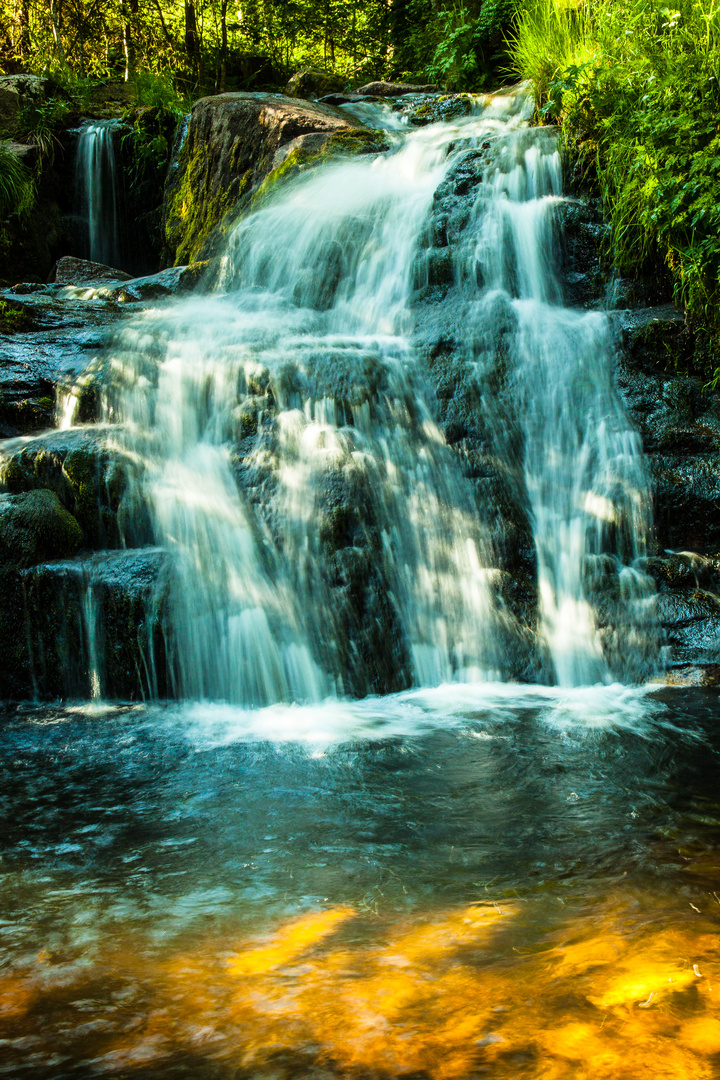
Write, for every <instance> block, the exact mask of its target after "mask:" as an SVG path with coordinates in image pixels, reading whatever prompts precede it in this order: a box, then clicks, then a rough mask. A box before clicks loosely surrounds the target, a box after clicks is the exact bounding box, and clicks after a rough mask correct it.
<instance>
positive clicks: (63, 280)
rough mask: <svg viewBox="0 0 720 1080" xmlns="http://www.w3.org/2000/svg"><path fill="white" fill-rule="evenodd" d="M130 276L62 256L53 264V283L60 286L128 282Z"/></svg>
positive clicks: (102, 265)
mask: <svg viewBox="0 0 720 1080" xmlns="http://www.w3.org/2000/svg"><path fill="white" fill-rule="evenodd" d="M131 277H132V275H131V274H126V273H125V271H124V270H117V269H115V268H114V267H112V266H105V265H104V264H103V263H96V262H90V261H89V260H88V259H76V258H75V257H74V256H72V255H64V256H63V258H62V259H58V261H57V262H56V264H55V271H54V274H53V281H55V282H57V283H58V284H60V285H98V284H100V283H101V282H105V281H113V282H114V281H130V279H131Z"/></svg>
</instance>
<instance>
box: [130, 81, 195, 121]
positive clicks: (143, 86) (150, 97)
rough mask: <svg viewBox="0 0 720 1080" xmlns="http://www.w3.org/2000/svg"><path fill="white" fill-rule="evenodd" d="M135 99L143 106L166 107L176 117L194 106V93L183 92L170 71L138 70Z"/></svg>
mask: <svg viewBox="0 0 720 1080" xmlns="http://www.w3.org/2000/svg"><path fill="white" fill-rule="evenodd" d="M134 88H135V101H136V102H137V104H138V105H139V106H141V107H146V108H151V109H165V110H166V111H167V112H169V113H171V114H172V115H174V116H175V117H180V116H183V115H184V114H185V113H187V112H189V111H190V109H191V107H192V95H191V94H183V93H181V92H180V91H179V90H178V89H177V87H176V85H175V80H174V78H173V75H172V72H170V71H136V72H135V78H134Z"/></svg>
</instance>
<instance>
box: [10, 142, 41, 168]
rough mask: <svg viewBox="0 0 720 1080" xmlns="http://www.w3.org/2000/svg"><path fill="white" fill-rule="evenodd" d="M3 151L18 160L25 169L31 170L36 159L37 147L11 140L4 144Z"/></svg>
mask: <svg viewBox="0 0 720 1080" xmlns="http://www.w3.org/2000/svg"><path fill="white" fill-rule="evenodd" d="M5 149H6V150H8V151H9V152H10V153H11V154H12V155H13V156H14V157H16V158H17V159H18V161H20V162H21V163H22V164H23V165H24V166H25V167H26V168H27V169H32V167H33V165H35V163H36V162H37V159H38V148H37V146H30V145H28V144H27V143H21V142H13V141H12V140H11V139H10V140H7V141H6V142H5Z"/></svg>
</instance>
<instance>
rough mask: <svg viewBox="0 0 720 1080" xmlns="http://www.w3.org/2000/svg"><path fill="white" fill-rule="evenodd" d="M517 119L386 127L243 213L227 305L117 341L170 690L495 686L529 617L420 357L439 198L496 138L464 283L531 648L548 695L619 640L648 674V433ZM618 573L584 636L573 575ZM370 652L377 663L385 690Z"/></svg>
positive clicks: (617, 648)
mask: <svg viewBox="0 0 720 1080" xmlns="http://www.w3.org/2000/svg"><path fill="white" fill-rule="evenodd" d="M523 108H524V102H523V101H522V100H521V99H501V100H499V101H495V102H493V103H492V104H491V105H489V106H488V107H487V108H485V109H484V110H482V111H481V112H480V114H479V115H475V116H472V117H468V118H466V119H464V120H462V121H458V122H455V123H451V124H437V125H433V126H432V127H428V128H425V129H422V130H420V131H412V132H409V133H408V134H407V136H405V137H404V138H403V137H402V136H400V135H399V134H397V133H396V134H395V135H394V136H393V137H394V138H395V139H396V140H397V145H396V147H395V149H394V151H393V152H391V153H390V154H387V155H385V156H379V157H376V158H370V157H364V158H360V159H354V160H350V161H341V162H337V163H335V164H333V165H329V166H326V167H323V168H322V169H317V170H315V171H313V172H312V173H311V174H310V175H309V176H306V177H304V178H302V179H301V180H300V181H299V182H296V183H294V184H292V185H291V186H289V187H288V188H286V189H285V190H284V191H283V192H281V193H280V194H279V196H278V197H277V198H275V199H274V200H273V201H271V202H269V203H267V204H266V205H265V206H264V207H263V208H262V209H261V210H259V211H258V212H256V213H255V214H253V215H251V216H250V217H248V218H246V219H245V220H244V221H243V222H241V224H240V225H239V226H238V227H237V228H236V230H235V232H234V234H233V235H232V237H231V239H230V242H229V245H228V249H227V253H226V255H225V258H224V268H223V272H222V280H221V290H222V292H223V293H224V295H215V296H212V297H209V298H194V299H192V300H189V301H184V302H182V303H179V304H177V305H175V306H172V307H165V308H161V309H156V310H152V311H148V312H146V313H145V315H144V317H142V318H141V319H139V320H137V321H136V322H135V323H134V324H132V325H130V326H129V327H128V328H126V329H125V330H124V331H123V333H122V334H121V335H120V336H119V339H118V342H117V344H116V348H115V350H114V355H113V360H112V367H113V383H114V387H113V391H112V393H111V395H110V398H109V401H108V419H110V420H111V421H116V420H120V421H122V422H123V429H122V431H121V432H119V435H118V437H119V438H120V439H121V440H122V441H123V445H124V449H125V450H126V451H129V452H131V453H132V454H133V455H134V456H135V457H136V458H138V459H139V460H140V461H141V462H142V463H143V465H144V478H143V481H142V486H141V489H140V490H138V491H137V493H136V497H137V499H138V500H144V501H145V502H146V504H147V505H148V508H149V511H150V515H151V519H152V524H153V529H154V534H155V536H154V538H155V541H156V542H157V543H158V544H160V545H162V546H163V547H165V548H167V549H168V550H169V551H171V552H172V553H173V555H174V562H173V567H174V569H173V572H172V574H171V576H170V583H169V591H168V594H167V596H166V597H165V599H164V610H165V616H164V617H165V622H166V625H167V627H168V633H169V639H170V666H171V671H172V673H173V678H174V680H175V681H174V684H173V685H172V690H173V691H174V693H176V694H177V696H180V697H185V698H193V699H198V698H204V699H214V700H224V701H229V702H233V703H236V704H239V705H242V706H250V707H266V706H270V705H273V703H278V702H288V703H289V702H312V701H316V702H317V701H320V700H322V699H325V698H327V697H328V695H334V694H342V693H343V692H347V691H348V690H351V691H352V692H355V693H358V692H359V693H365V692H368V691H372V690H373V689H375V688H376V687H378V685H379V687H380V688H381V689H386V688H392V687H393V679H394V684H395V685H396V686H398V685H403V683H404V684H405V685H407V683H408V682H409V683H411V684H414V685H422V686H433V685H439V684H441V683H448V682H452V681H458V682H467V681H473V682H477V681H478V680H480V681H488V682H490V681H493V680H497V679H503V678H506V677H507V671H508V665H509V659H508V657H507V648H506V643H507V641H508V637H509V636H510V637H511V636H512V635H513V634H517V635H520V634H521V630H520V628H519V627H517V626H516V625H515V622H514V618H513V616H512V615H511V614H510V612H509V610H508V609H507V608H506V606H505V604H504V603H503V601H502V599H501V598H500V595H499V591H498V588H497V582H498V567H499V566H500V557H499V554H498V552H496V551H495V550H493V544H492V541H491V538H490V533H489V529H488V526H487V524H486V523H485V522H483V521H482V520H480V519H479V515H478V512H477V507H476V504H475V501H474V496H473V492H472V488H471V486H470V484H469V483H468V482H467V481H466V480H465V479H464V477H463V476H462V474H461V472H460V469H459V466H458V464H457V461H456V459H455V457H454V456H453V454H452V453H451V452H450V451H449V449H448V447H447V446H446V445H445V442H444V439H443V436H442V434H441V432H440V430H439V428H438V427H437V425H436V424H435V422H434V421H433V418H432V411H431V408H430V406H429V404H428V399H427V398H426V394H425V390H424V375H423V373H422V371H421V370H420V369H419V366H418V360H417V357H416V355H415V353H414V350H413V345H412V333H413V328H414V324H413V311H412V291H413V280H414V272H415V265H416V261H417V257H418V250H419V245H420V243H421V240H422V236H423V232H424V229H425V228H426V223H427V220H428V216H429V213H430V210H431V206H432V202H433V196H434V194H435V192H436V190H437V188H438V186H439V185H440V183H441V182H442V181H443V180H444V179H445V178H446V177H447V176H448V174H449V173H450V171H451V170H452V168H453V167H454V165H455V164H456V163H457V162H458V161H460V160H461V158H462V157H463V155H464V154H466V153H467V149H468V146H470V145H477V144H479V143H480V142H484V143H485V144H488V143H489V144H491V150H490V152H489V155H488V164H487V167H486V170H485V174H484V177H483V179H482V183H481V184H480V185H479V187H478V197H477V201H476V206H475V210H474V211H473V214H472V215H471V221H470V223H469V225H468V227H467V229H466V232H465V239H464V241H463V243H462V244H461V245H460V248H459V250H458V251H457V252H456V253H455V274H456V279H457V286H456V288H457V289H459V290H461V291H463V292H464V295H465V297H466V320H465V325H466V329H467V331H468V342H469V343H473V342H474V343H475V344H468V345H467V348H472V349H473V350H475V351H476V352H477V351H478V347H477V342H480V343H482V342H483V340H485V339H486V338H487V339H489V338H491V337H492V334H493V322H494V320H495V319H496V313H497V311H498V310H500V309H502V308H503V307H504V308H509V309H510V310H511V311H512V312H513V318H514V329H513V331H512V334H511V342H512V345H511V357H510V368H509V370H508V373H507V381H508V397H509V400H511V401H512V411H513V412H514V416H513V422H514V424H515V425H516V426H517V430H518V431H519V432H520V434H521V442H522V449H521V451H520V460H515V459H514V458H513V455H516V456H517V451H516V450H515V449H513V450H512V451H511V450H510V449H508V447H507V446H506V445H505V444H504V442H503V431H502V430H501V428H502V423H499V422H498V419H497V418H494V417H492V416H490V417H489V424H490V427H491V428H492V427H493V424H495V427H496V429H497V430H496V443H497V455H498V460H499V461H501V463H502V459H503V456H504V458H505V460H504V467H506V468H507V469H515V470H516V471H517V470H519V473H520V475H521V477H522V484H523V486H524V490H525V493H526V494H525V498H526V502H527V510H528V512H529V515H530V519H531V523H532V526H533V532H534V538H535V546H536V551H537V561H538V585H539V597H540V603H539V608H540V615H539V625H538V627H537V634H538V641H539V651H540V653H543V652H544V653H545V654H546V657H547V660H546V664H547V665H549V668H550V674H551V677H552V679H553V681H557V682H559V683H560V684H561V685H563V686H574V685H583V684H589V683H596V682H608V683H609V682H611V681H612V679H613V676H614V674H615V672H616V671H617V669H618V667H620V668H622V660H623V658H627V650H628V649H629V648H631V649H635V650H636V652H637V653H638V654H639V655H640V658H641V661H642V662H643V663H645V662H646V661H647V660H648V658H651V657H652V655H653V654H654V651H655V649H656V641H655V638H654V636H653V633H652V626H653V614H652V609H651V603H652V601H651V590H650V588H649V585H648V583H647V581H646V579H644V577H643V575H642V574H641V573H640V571H639V570H638V569H637V568H636V567H635V566H634V565H633V564H634V563H635V561H636V559H637V558H638V557H639V556H641V555H642V553H643V550H644V543H645V536H646V533H647V529H648V511H647V507H648V496H647V490H646V485H645V481H644V477H643V473H642V465H641V455H640V447H639V443H638V439H637V437H636V435H635V433H634V432H633V431H632V430H631V428H630V426H629V424H628V422H627V420H626V419H625V417H624V414H623V411H622V408H621V405H620V403H619V400H618V399H617V397H616V395H615V392H614V390H613V386H612V373H611V343H610V339H609V333H608V329H607V325H606V320H605V318H604V316H603V315H601V314H600V313H581V312H577V311H571V310H569V309H566V308H564V307H562V306H561V294H560V286H559V284H558V282H557V280H556V278H555V275H554V269H553V265H552V239H553V238H552V230H553V213H554V207H555V205H556V204H557V202H558V200H559V199H560V197H561V195H560V162H559V156H558V152H557V148H556V146H555V144H554V143H553V142H552V141H551V140H548V138H547V134H546V133H544V132H543V131H530V130H528V129H527V127H526V125H525V122H524V120H523ZM386 126H388V125H387V124H386ZM390 126H395V125H390ZM479 352H480V353H481V352H482V347H480V350H479ZM483 363H484V361H483V357H482V356H480V355H478V361H477V378H478V384H479V387H480V389H481V391H482V380H483V373H484V366H483ZM268 388H269V392H268ZM333 529H337V530H338V532H339V540H338V538H337V537H336V538H335V540H333V541H332V542H329V541H328V535H330V534H333ZM333 535H334V534H333ZM603 559H605V562H603V561H602V560H603ZM363 560H365V561H364V562H363ZM593 560H595V563H594V562H593ZM608 561H609V564H610V566H611V568H612V574H611V575H610V576H612V578H613V581H614V582H616V583H617V589H616V591H618V590H619V593H620V594H621V595H620V596H619V599H618V598H617V597H616V598H614V610H615V611H616V613H617V618H616V619H615V620H610V621H609V622H608V624H607V625H606V626H601V625H600V623H599V621H598V617H597V615H596V611H595V606H594V601H593V595H592V588H591V582H592V575H593V568H594V567H595V569H597V567H596V565H595V564H597V565H600V566H601V567H605V566H606V563H607V562H608ZM622 564H627V565H626V566H625V569H624V570H622V572H620V573H617V569H618V566H620V565H622ZM358 567H359V569H358ZM353 575H354V576H353ZM596 576H597V574H596ZM358 579H359V585H358ZM369 583H370V586H371V587H370V588H369V590H368V593H367V595H373V596H375V601H373V602H374V603H375V607H370V608H368V607H367V606H366V607H365V608H364V609H363V608H362V604H360V610H358V609H357V605H356V606H355V607H354V606H353V602H352V601H349V600H348V596H351V595H352V593H353V590H355V591H356V592H357V589H358V588H359V587H361V588H365V589H368V584H369ZM589 583H590V584H589ZM363 603H366V601H363ZM380 618H382V620H384V622H383V625H382V626H380V627H379V631H380V632H379V634H378V633H375V632H374V630H373V627H374V625H375V624H376V623H379V620H380ZM353 620H355V621H353ZM525 632H527V631H525ZM383 653H387V657H384V656H383V655H382V654H383ZM403 656H404V657H405V659H404V660H403V659H402V657H403ZM383 663H387V665H388V666H389V667H390V668H392V667H393V665H394V669H395V671H394V675H393V676H392V677H391V678H389V679H388V678H387V677H386V678H385V682H384V683H383V676H382V675H381V676H378V675H377V669H378V668H381V667H382V665H383ZM646 666H647V664H646ZM638 670H639V671H640V672H641V674H644V670H643V669H642V663H641V664H640V665H639V667H638V668H636V667H634V666H633V664H632V663H628V664H626V666H625V668H623V670H622V674H623V675H624V676H628V677H633V676H637V674H638ZM378 680H379V681H378Z"/></svg>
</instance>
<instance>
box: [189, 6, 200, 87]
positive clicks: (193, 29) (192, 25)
mask: <svg viewBox="0 0 720 1080" xmlns="http://www.w3.org/2000/svg"><path fill="white" fill-rule="evenodd" d="M185 50H186V52H187V54H188V57H189V58H190V63H191V64H192V68H193V74H194V76H195V78H196V79H197V78H199V73H200V39H199V37H198V29H197V16H196V14H195V5H194V4H193V3H192V0H185Z"/></svg>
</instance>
